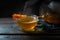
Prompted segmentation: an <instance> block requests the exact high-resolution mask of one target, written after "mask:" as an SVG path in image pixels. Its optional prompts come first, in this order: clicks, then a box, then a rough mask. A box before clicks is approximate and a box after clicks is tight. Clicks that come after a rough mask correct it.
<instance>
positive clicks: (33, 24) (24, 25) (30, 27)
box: [17, 17, 38, 31]
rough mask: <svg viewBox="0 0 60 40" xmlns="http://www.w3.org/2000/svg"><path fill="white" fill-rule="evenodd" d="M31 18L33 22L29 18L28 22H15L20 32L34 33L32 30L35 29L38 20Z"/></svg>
mask: <svg viewBox="0 0 60 40" xmlns="http://www.w3.org/2000/svg"><path fill="white" fill-rule="evenodd" d="M34 18H35V17H33V20H32V19H31V18H30V20H29V21H27V19H24V20H25V21H17V23H18V25H19V27H20V28H22V30H24V31H34V28H35V27H36V25H37V23H38V20H37V19H36V18H35V19H34Z"/></svg>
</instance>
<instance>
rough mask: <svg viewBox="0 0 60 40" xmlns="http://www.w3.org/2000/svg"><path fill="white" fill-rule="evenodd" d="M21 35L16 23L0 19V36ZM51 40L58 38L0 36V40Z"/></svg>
mask: <svg viewBox="0 0 60 40" xmlns="http://www.w3.org/2000/svg"><path fill="white" fill-rule="evenodd" d="M17 33H21V34H23V33H24V32H22V31H21V30H20V29H19V27H18V25H17V24H16V22H15V21H14V20H13V19H11V18H0V34H17ZM38 39H39V40H49V39H50V40H51V39H53V40H54V39H60V36H32V35H31V36H28V35H0V40H38Z"/></svg>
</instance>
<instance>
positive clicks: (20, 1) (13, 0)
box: [0, 0, 26, 18]
mask: <svg viewBox="0 0 60 40" xmlns="http://www.w3.org/2000/svg"><path fill="white" fill-rule="evenodd" d="M25 1H26V0H0V18H5V17H11V15H12V14H13V13H14V12H19V11H22V9H23V6H24V3H25Z"/></svg>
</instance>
